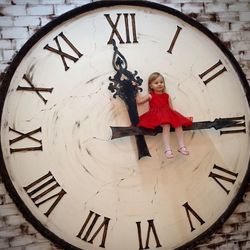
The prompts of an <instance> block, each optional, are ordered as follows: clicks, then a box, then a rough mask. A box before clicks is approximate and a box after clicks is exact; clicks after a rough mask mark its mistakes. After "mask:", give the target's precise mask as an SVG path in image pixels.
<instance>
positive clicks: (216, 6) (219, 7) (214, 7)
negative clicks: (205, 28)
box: [205, 2, 227, 13]
mask: <svg viewBox="0 0 250 250" xmlns="http://www.w3.org/2000/svg"><path fill="white" fill-rule="evenodd" d="M225 11H227V5H226V3H221V2H219V3H207V4H205V12H206V13H210V12H213V13H216V12H225Z"/></svg>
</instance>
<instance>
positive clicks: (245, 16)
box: [240, 11, 250, 22]
mask: <svg viewBox="0 0 250 250" xmlns="http://www.w3.org/2000/svg"><path fill="white" fill-rule="evenodd" d="M240 21H245V22H249V21H250V11H249V12H247V11H245V12H240Z"/></svg>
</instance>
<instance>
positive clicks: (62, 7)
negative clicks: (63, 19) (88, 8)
mask: <svg viewBox="0 0 250 250" xmlns="http://www.w3.org/2000/svg"><path fill="white" fill-rule="evenodd" d="M75 7H76V6H75V5H73V4H70V5H60V4H58V5H55V14H56V16H59V15H61V14H63V13H65V12H67V11H70V10H72V9H74V8H75Z"/></svg>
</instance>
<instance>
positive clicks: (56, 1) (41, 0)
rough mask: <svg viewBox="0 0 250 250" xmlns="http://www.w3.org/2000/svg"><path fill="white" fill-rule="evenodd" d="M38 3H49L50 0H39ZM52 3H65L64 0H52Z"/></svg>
mask: <svg viewBox="0 0 250 250" xmlns="http://www.w3.org/2000/svg"><path fill="white" fill-rule="evenodd" d="M39 3H40V4H51V0H40V1H39ZM53 4H65V0H53Z"/></svg>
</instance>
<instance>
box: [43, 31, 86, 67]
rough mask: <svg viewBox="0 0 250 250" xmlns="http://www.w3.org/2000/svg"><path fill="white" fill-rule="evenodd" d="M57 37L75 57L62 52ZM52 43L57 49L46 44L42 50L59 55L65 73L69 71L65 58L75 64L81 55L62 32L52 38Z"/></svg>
mask: <svg viewBox="0 0 250 250" xmlns="http://www.w3.org/2000/svg"><path fill="white" fill-rule="evenodd" d="M59 37H61V38H62V39H63V41H64V42H65V43H66V44H67V45H68V46H69V47H70V48H71V50H73V52H75V54H76V55H77V57H75V56H73V55H70V54H68V53H66V52H64V51H62V48H61V44H60V42H59V40H58V38H59ZM54 41H55V42H56V45H57V49H56V48H53V47H51V46H49V44H46V46H45V47H44V49H47V50H49V51H51V52H54V53H56V54H58V55H60V56H61V59H62V62H63V65H64V69H65V71H67V70H68V69H69V66H68V65H67V63H66V60H65V58H67V59H69V60H71V61H73V62H74V63H75V62H77V61H78V60H79V58H80V57H81V56H82V55H83V54H82V53H81V52H80V51H79V50H78V49H77V48H76V47H75V46H74V45H73V44H72V43H71V42H70V41H69V39H68V38H67V37H66V36H65V35H64V34H63V32H61V33H60V34H59V35H58V36H56V37H55V38H54Z"/></svg>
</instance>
